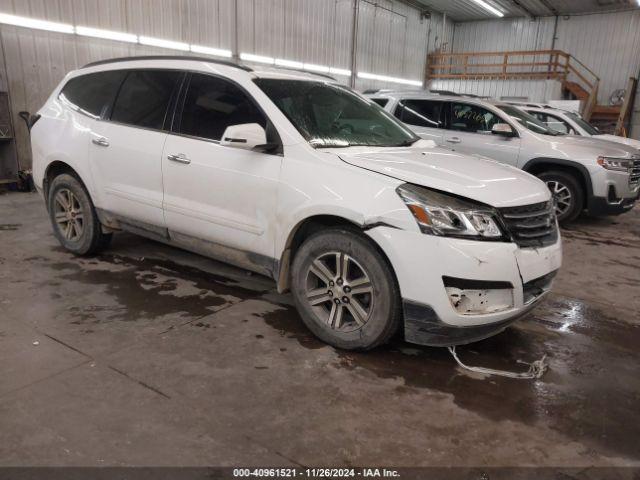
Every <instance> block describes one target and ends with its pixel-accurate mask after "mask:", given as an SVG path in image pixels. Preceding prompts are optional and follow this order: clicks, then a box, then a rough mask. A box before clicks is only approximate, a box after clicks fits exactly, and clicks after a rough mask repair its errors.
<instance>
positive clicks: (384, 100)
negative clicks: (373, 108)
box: [371, 98, 389, 108]
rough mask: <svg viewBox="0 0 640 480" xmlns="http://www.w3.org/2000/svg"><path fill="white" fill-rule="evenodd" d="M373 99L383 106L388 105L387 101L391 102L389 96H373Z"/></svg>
mask: <svg viewBox="0 0 640 480" xmlns="http://www.w3.org/2000/svg"><path fill="white" fill-rule="evenodd" d="M371 101H372V102H373V103H377V104H378V105H380V106H381V107H382V108H384V107H386V106H387V103H389V99H388V98H372V99H371Z"/></svg>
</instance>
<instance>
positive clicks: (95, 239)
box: [48, 173, 111, 255]
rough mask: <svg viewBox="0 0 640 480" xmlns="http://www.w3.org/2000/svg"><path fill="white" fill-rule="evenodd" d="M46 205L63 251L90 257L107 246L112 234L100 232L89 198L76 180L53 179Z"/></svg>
mask: <svg viewBox="0 0 640 480" xmlns="http://www.w3.org/2000/svg"><path fill="white" fill-rule="evenodd" d="M48 202H49V203H48V206H49V217H50V218H51V224H52V226H53V233H54V234H55V236H56V238H57V239H58V241H59V242H60V243H61V244H62V246H63V247H64V248H66V249H67V250H69V251H70V252H72V253H75V254H76V255H91V254H93V253H97V252H98V251H99V250H101V249H103V248H105V247H106V246H107V245H108V244H109V241H110V240H111V234H105V233H103V232H102V226H101V225H100V221H99V220H98V215H97V214H96V211H95V208H94V207H93V203H92V202H91V198H90V197H89V194H88V193H87V191H86V190H85V188H84V186H83V185H82V184H81V183H80V181H79V180H78V179H77V178H76V177H74V176H72V175H69V174H66V173H64V174H61V175H58V176H57V177H55V178H54V179H53V181H52V182H51V186H50V188H49V199H48Z"/></svg>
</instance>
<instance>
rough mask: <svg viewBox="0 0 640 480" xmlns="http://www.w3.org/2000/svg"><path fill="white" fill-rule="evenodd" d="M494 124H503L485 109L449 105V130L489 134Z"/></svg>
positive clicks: (455, 103) (475, 106) (460, 104)
mask: <svg viewBox="0 0 640 480" xmlns="http://www.w3.org/2000/svg"><path fill="white" fill-rule="evenodd" d="M496 123H504V122H503V120H502V119H501V118H500V117H499V116H498V115H496V114H495V113H493V112H490V111H489V110H487V109H486V108H483V107H480V106H478V105H471V104H467V103H457V102H452V103H451V127H450V128H451V130H458V131H462V132H470V133H487V134H490V133H491V129H492V128H493V126H494V125H495V124H496Z"/></svg>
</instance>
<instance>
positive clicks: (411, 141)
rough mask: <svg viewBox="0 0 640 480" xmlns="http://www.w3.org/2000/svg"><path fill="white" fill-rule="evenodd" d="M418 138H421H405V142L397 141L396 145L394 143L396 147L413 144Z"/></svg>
mask: <svg viewBox="0 0 640 480" xmlns="http://www.w3.org/2000/svg"><path fill="white" fill-rule="evenodd" d="M418 140H420V139H419V138H414V139H411V140H405V141H404V142H400V143H397V144H396V145H393V146H394V147H408V146H411V145H413V144H414V143H416V142H417V141H418Z"/></svg>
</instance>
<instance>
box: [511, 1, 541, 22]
mask: <svg viewBox="0 0 640 480" xmlns="http://www.w3.org/2000/svg"><path fill="white" fill-rule="evenodd" d="M511 3H513V4H514V5H515V6H516V7H518V8H519V9H520V10H522V11H523V12H524V14H525V15H526V16H528V17H530V18H536V14H535V13H533V12H532V11H531V10H529V9H528V8H527V7H525V6H524V5H522V2H520V0H511Z"/></svg>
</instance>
